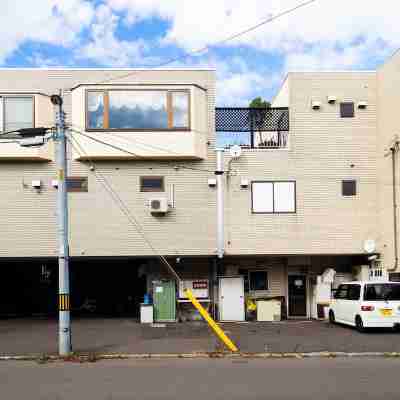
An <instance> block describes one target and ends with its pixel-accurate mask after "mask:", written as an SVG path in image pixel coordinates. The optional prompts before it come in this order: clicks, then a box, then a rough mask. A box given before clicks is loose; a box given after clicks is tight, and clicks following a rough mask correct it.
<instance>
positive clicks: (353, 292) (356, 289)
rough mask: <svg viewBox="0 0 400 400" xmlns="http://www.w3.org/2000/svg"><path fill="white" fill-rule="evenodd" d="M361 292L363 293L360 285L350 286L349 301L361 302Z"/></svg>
mask: <svg viewBox="0 0 400 400" xmlns="http://www.w3.org/2000/svg"><path fill="white" fill-rule="evenodd" d="M360 292H361V286H360V285H349V291H348V294H347V299H348V300H360Z"/></svg>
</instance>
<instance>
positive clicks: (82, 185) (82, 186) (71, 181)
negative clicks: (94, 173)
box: [66, 176, 88, 192]
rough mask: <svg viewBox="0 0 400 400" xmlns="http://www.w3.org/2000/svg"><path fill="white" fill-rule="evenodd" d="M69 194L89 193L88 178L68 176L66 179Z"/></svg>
mask: <svg viewBox="0 0 400 400" xmlns="http://www.w3.org/2000/svg"><path fill="white" fill-rule="evenodd" d="M66 183H67V191H68V192H87V191H88V178H87V177H83V176H82V177H81V176H68V177H67V179H66Z"/></svg>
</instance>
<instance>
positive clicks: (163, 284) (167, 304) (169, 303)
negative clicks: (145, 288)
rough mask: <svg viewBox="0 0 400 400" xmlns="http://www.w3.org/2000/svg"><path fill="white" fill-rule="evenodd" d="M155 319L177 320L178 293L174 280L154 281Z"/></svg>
mask: <svg viewBox="0 0 400 400" xmlns="http://www.w3.org/2000/svg"><path fill="white" fill-rule="evenodd" d="M153 305H154V320H155V321H157V322H175V320H176V293H175V282H174V281H155V282H153Z"/></svg>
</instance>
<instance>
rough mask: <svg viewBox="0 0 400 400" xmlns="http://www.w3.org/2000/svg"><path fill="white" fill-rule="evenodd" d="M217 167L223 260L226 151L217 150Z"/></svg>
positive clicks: (219, 244) (219, 245) (220, 254)
mask: <svg viewBox="0 0 400 400" xmlns="http://www.w3.org/2000/svg"><path fill="white" fill-rule="evenodd" d="M215 151H216V153H217V165H216V169H215V175H216V177H217V257H218V258H219V259H222V258H223V257H224V252H225V237H224V150H223V149H216V150H215Z"/></svg>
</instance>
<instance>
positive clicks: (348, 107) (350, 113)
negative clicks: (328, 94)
mask: <svg viewBox="0 0 400 400" xmlns="http://www.w3.org/2000/svg"><path fill="white" fill-rule="evenodd" d="M340 116H341V117H342V118H352V117H354V103H350V102H348V103H340Z"/></svg>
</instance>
